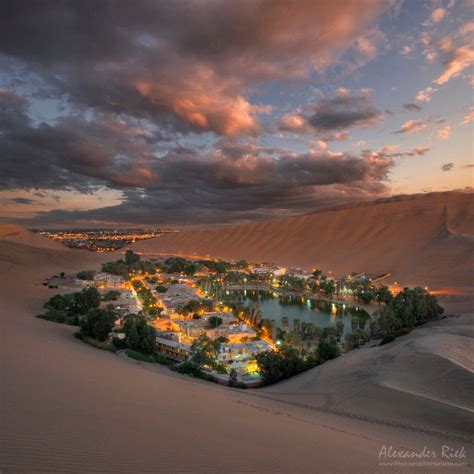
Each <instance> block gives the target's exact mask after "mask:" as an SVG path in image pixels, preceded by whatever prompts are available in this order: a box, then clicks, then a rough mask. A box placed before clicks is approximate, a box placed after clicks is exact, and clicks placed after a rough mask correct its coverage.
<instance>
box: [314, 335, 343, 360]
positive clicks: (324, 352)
mask: <svg viewBox="0 0 474 474" xmlns="http://www.w3.org/2000/svg"><path fill="white" fill-rule="evenodd" d="M340 355H341V351H340V350H339V346H338V345H337V342H336V340H335V339H334V338H333V337H331V336H330V337H328V338H327V339H321V340H320V341H319V343H318V348H317V350H316V354H315V356H316V361H317V363H318V364H323V363H324V362H326V361H327V360H331V359H335V358H336V357H339V356H340Z"/></svg>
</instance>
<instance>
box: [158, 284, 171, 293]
mask: <svg viewBox="0 0 474 474" xmlns="http://www.w3.org/2000/svg"><path fill="white" fill-rule="evenodd" d="M155 290H156V291H157V292H158V293H166V292H167V291H168V288H166V286H164V285H158V286H157V287H156V288H155Z"/></svg>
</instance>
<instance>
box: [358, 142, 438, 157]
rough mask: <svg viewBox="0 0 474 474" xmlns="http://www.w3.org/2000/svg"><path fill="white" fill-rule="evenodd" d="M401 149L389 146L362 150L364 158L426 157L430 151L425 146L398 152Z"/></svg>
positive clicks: (396, 146)
mask: <svg viewBox="0 0 474 474" xmlns="http://www.w3.org/2000/svg"><path fill="white" fill-rule="evenodd" d="M398 148H399V146H398V145H387V146H384V147H382V148H380V149H379V150H375V151H374V150H362V153H361V154H362V156H365V157H372V158H375V157H378V158H390V159H393V158H406V157H413V156H417V155H418V156H420V155H424V154H425V153H427V152H428V151H429V148H428V147H424V146H416V147H414V148H412V149H411V150H406V151H397V150H398Z"/></svg>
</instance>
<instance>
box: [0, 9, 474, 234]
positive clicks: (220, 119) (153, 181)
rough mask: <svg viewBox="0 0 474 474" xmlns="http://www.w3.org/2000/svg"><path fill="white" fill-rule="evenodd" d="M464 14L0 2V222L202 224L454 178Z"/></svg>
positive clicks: (464, 175)
mask: <svg viewBox="0 0 474 474" xmlns="http://www.w3.org/2000/svg"><path fill="white" fill-rule="evenodd" d="M473 11H474V3H473V2H472V1H470V0H444V1H426V2H423V1H421V0H420V1H418V0H411V1H409V0H406V1H404V2H403V1H395V0H394V1H388V0H387V1H385V0H383V1H382V0H380V1H379V0H328V1H324V0H318V1H315V0H300V1H296V2H291V1H283V0H282V1H279V0H274V1H256V0H241V1H240V0H235V1H226V0H222V1H219V0H210V1H207V2H206V1H199V2H198V1H179V0H178V1H161V2H160V1H156V0H155V1H146V0H139V1H132V0H129V1H122V0H117V1H105V0H104V1H77V0H74V1H41V0H38V1H21V0H14V1H13V0H12V1H8V0H6V1H2V5H1V15H0V185H1V188H0V219H1V220H2V221H4V222H17V223H21V224H24V225H26V226H33V227H41V226H49V225H61V226H69V225H71V226H72V225H75V226H93V225H108V224H114V225H117V224H119V223H127V224H147V225H150V224H153V225H154V224H156V225H179V226H181V225H188V224H213V223H227V222H234V221H249V220H263V219H273V218H277V217H278V218H281V217H285V216H288V215H292V214H298V213H305V212H310V211H312V210H316V209H320V208H322V207H325V206H332V205H336V204H342V203H347V202H354V201H360V200H371V199H378V198H381V197H386V196H390V195H397V194H407V193H419V192H428V191H444V190H449V189H464V188H467V187H469V186H472V184H473V173H472V171H473V169H474V168H473V166H474V165H473V164H472V152H473V150H472V137H473V124H474V121H473V119H474V108H473V107H472V104H473V94H472V87H473V86H474V73H473V70H472V66H473V64H474V50H473V49H472V40H473V37H474V16H473Z"/></svg>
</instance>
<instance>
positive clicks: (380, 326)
mask: <svg viewBox="0 0 474 474" xmlns="http://www.w3.org/2000/svg"><path fill="white" fill-rule="evenodd" d="M400 327H401V321H400V319H398V318H397V316H396V315H395V312H394V311H393V308H392V307H391V306H386V307H384V308H382V309H381V310H379V311H376V312H375V313H374V318H373V319H372V321H371V323H370V333H371V336H372V337H383V336H385V334H387V333H389V332H392V331H395V330H397V329H399V328H400Z"/></svg>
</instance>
